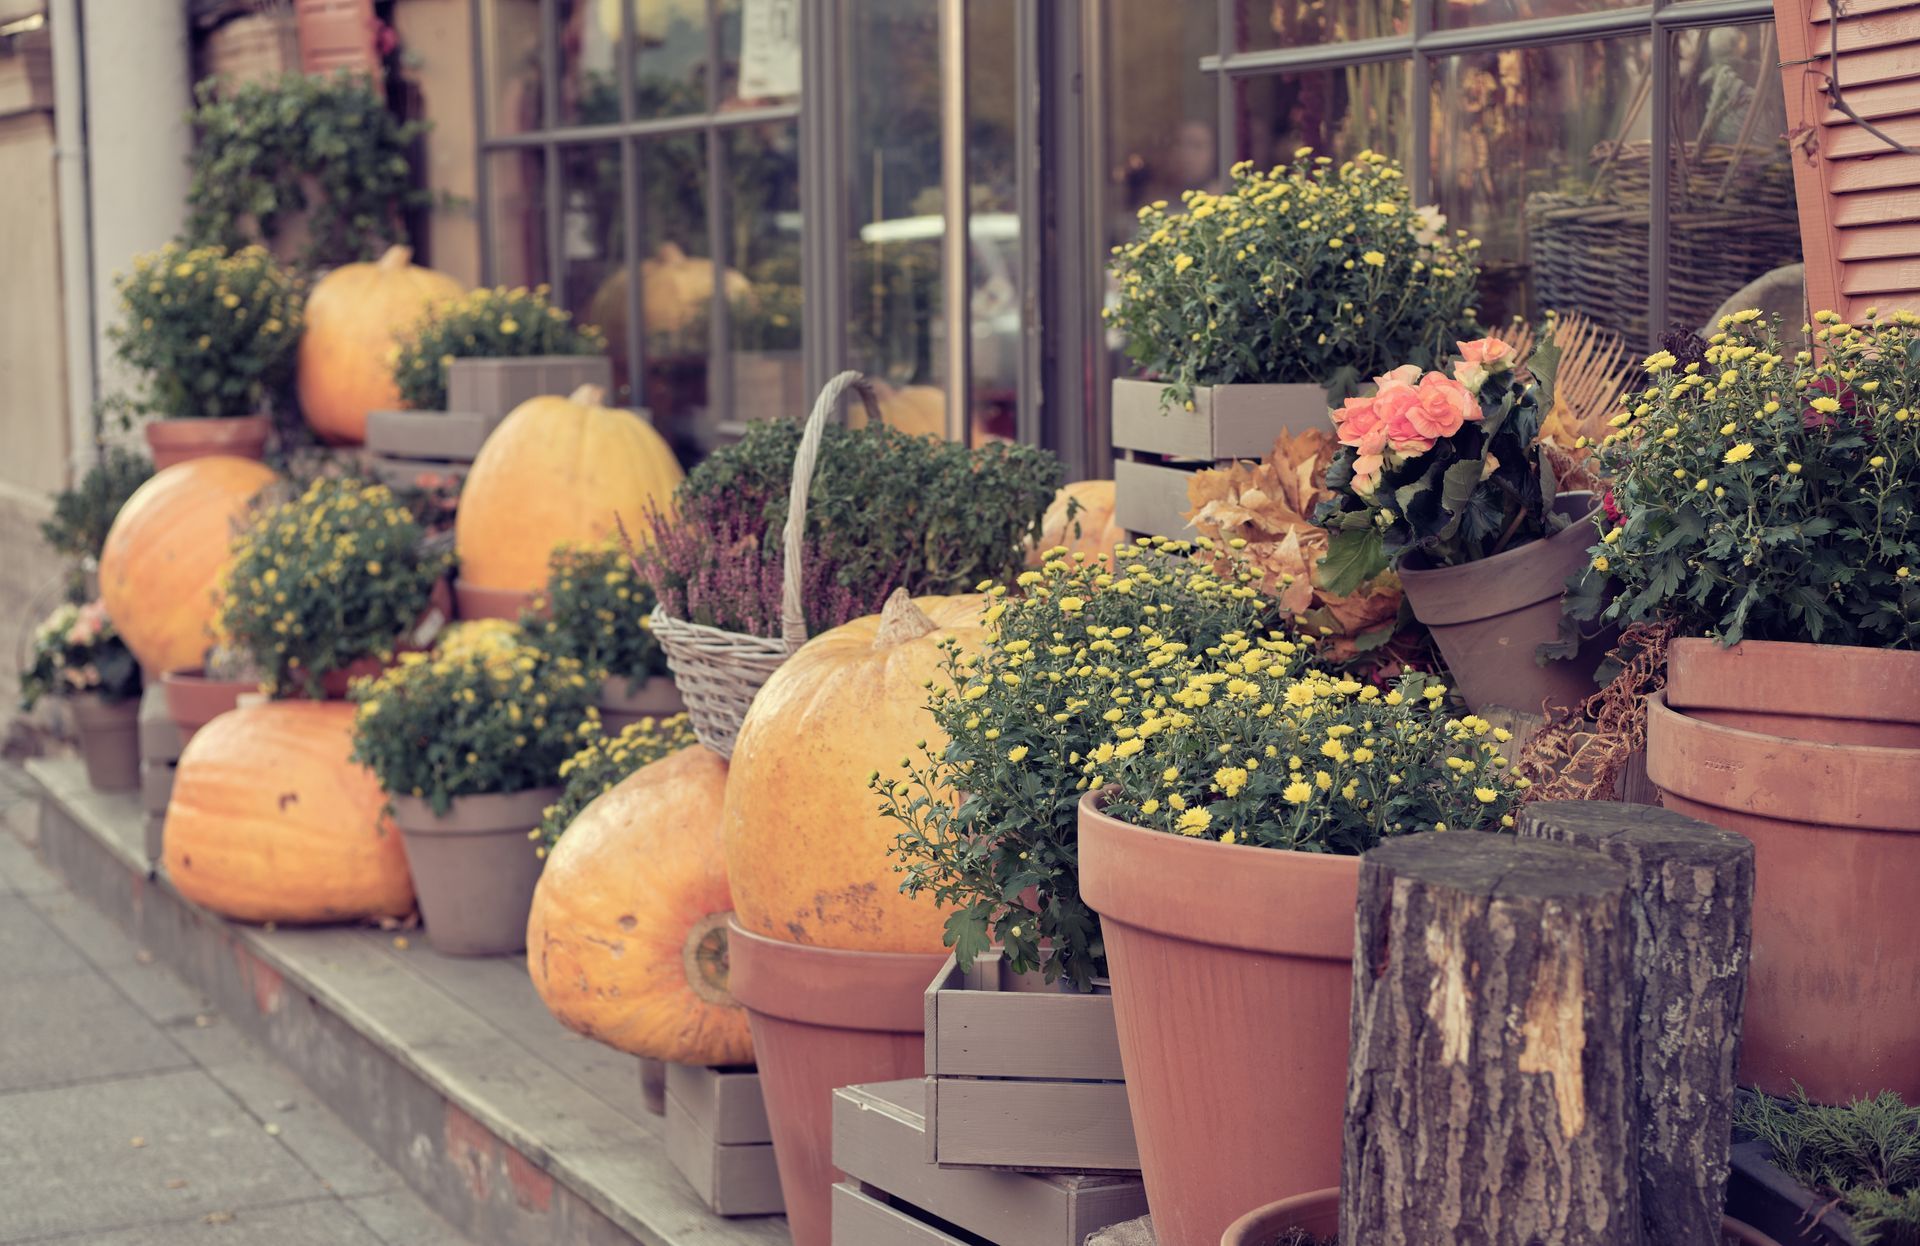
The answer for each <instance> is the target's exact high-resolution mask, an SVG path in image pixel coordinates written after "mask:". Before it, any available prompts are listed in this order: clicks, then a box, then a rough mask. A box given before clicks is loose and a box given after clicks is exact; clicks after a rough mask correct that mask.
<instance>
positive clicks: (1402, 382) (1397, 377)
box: [1373, 363, 1420, 394]
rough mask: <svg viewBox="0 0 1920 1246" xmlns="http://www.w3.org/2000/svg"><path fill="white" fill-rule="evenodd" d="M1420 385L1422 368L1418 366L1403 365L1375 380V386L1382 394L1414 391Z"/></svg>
mask: <svg viewBox="0 0 1920 1246" xmlns="http://www.w3.org/2000/svg"><path fill="white" fill-rule="evenodd" d="M1419 383H1420V368H1419V366H1418V365H1416V364H1411V363H1403V364H1401V365H1400V366H1399V367H1397V368H1395V369H1394V370H1393V371H1391V372H1389V373H1387V374H1386V375H1384V376H1376V377H1374V378H1373V384H1374V387H1375V388H1376V389H1378V390H1379V391H1380V392H1381V393H1383V394H1384V393H1386V392H1387V391H1388V390H1390V389H1412V388H1413V387H1414V386H1415V385H1418V384H1419Z"/></svg>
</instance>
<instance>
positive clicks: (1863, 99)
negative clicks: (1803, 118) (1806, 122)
mask: <svg viewBox="0 0 1920 1246" xmlns="http://www.w3.org/2000/svg"><path fill="white" fill-rule="evenodd" d="M1843 85H1845V86H1846V91H1847V104H1848V106H1849V107H1851V108H1852V109H1853V111H1855V112H1857V113H1859V114H1860V115H1861V116H1862V117H1865V118H1866V119H1867V120H1869V121H1876V122H1877V121H1879V120H1880V119H1881V118H1882V117H1904V116H1909V115H1912V114H1915V113H1920V92H1916V91H1915V90H1914V89H1913V84H1912V83H1911V82H1877V83H1873V84H1871V85H1868V86H1854V85H1853V84H1851V83H1844V84H1843ZM1820 124H1821V125H1823V126H1836V125H1853V124H1855V122H1854V120H1853V118H1852V117H1849V116H1847V114H1845V113H1843V112H1841V111H1840V110H1839V109H1838V108H1835V107H1833V106H1832V105H1831V104H1828V106H1827V109H1826V111H1825V112H1823V113H1821V114H1820Z"/></svg>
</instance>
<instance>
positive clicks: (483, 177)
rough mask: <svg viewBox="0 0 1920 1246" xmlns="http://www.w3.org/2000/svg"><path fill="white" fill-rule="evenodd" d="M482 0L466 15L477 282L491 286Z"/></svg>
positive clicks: (490, 189) (490, 191)
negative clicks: (470, 60)
mask: <svg viewBox="0 0 1920 1246" xmlns="http://www.w3.org/2000/svg"><path fill="white" fill-rule="evenodd" d="M481 5H482V0H471V3H470V4H469V5H468V8H467V12H468V14H469V21H470V22H471V26H470V27H469V29H470V30H471V32H472V42H473V194H474V200H475V208H474V216H475V218H476V222H477V224H478V226H479V233H480V282H481V284H482V285H491V284H493V281H494V273H493V267H494V265H493V179H492V174H491V173H490V172H489V171H488V163H489V162H488V155H487V47H486V45H487V38H486V27H485V21H486V14H485V12H484V11H483V10H482V7H481Z"/></svg>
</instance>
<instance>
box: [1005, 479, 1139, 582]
mask: <svg viewBox="0 0 1920 1246" xmlns="http://www.w3.org/2000/svg"><path fill="white" fill-rule="evenodd" d="M1069 502H1078V503H1079V504H1080V509H1079V510H1078V511H1076V512H1075V513H1074V516H1073V518H1072V519H1068V518H1067V505H1068V503H1069ZM1126 539H1127V530H1126V529H1125V528H1122V527H1121V526H1120V525H1119V524H1118V523H1115V522H1114V518H1113V482H1112V481H1111V480H1082V481H1079V482H1077V483H1075V484H1070V485H1063V486H1061V489H1060V492H1059V493H1057V494H1055V495H1054V498H1053V502H1052V504H1051V505H1049V506H1048V507H1047V513H1046V516H1045V517H1044V518H1043V519H1042V520H1041V521H1040V539H1039V540H1037V541H1035V542H1034V543H1033V544H1032V545H1030V546H1028V547H1027V565H1028V566H1029V567H1037V566H1039V565H1040V564H1041V563H1042V562H1044V561H1045V560H1046V558H1045V555H1046V552H1047V551H1048V550H1050V549H1058V548H1059V547H1061V546H1063V545H1064V546H1065V547H1066V548H1067V552H1068V553H1070V554H1085V555H1086V556H1087V557H1088V558H1098V559H1101V560H1102V561H1104V562H1106V563H1108V564H1111V563H1112V562H1113V547H1114V546H1116V545H1119V544H1120V543H1122V542H1123V541H1125V540H1126Z"/></svg>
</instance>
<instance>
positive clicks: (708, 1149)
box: [666, 1064, 786, 1216]
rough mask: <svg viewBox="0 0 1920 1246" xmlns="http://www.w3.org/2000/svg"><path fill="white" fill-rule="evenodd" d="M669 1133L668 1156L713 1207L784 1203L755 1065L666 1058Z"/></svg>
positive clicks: (722, 1210) (726, 1209) (767, 1208)
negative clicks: (669, 1061)
mask: <svg viewBox="0 0 1920 1246" xmlns="http://www.w3.org/2000/svg"><path fill="white" fill-rule="evenodd" d="M666 1135H667V1158H668V1159H670V1160H672V1161H673V1166H674V1167H675V1168H676V1169H678V1170H679V1172H680V1175H681V1176H682V1177H685V1178H686V1179H687V1184H688V1185H691V1186H692V1187H693V1188H694V1190H695V1192H697V1193H698V1194H699V1195H700V1197H701V1199H702V1200H703V1201H704V1202H705V1203H706V1204H707V1206H708V1207H709V1208H710V1209H712V1210H713V1212H714V1213H715V1214H717V1215H722V1216H764V1215H773V1214H777V1213H778V1212H781V1211H784V1210H785V1209H786V1204H785V1202H784V1201H783V1200H782V1199H781V1196H780V1173H779V1170H778V1169H777V1168H776V1167H775V1166H774V1159H773V1134H772V1132H771V1131H770V1130H769V1129H768V1127H767V1109H766V1105H765V1104H764V1103H763V1102H762V1100H761V1097H760V1075H759V1074H758V1073H756V1072H755V1071H754V1070H752V1069H712V1068H703V1067H699V1066H696V1065H684V1064H669V1065H668V1066H667V1111H666Z"/></svg>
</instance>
